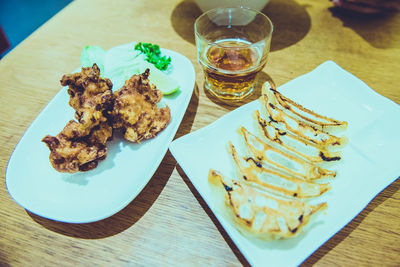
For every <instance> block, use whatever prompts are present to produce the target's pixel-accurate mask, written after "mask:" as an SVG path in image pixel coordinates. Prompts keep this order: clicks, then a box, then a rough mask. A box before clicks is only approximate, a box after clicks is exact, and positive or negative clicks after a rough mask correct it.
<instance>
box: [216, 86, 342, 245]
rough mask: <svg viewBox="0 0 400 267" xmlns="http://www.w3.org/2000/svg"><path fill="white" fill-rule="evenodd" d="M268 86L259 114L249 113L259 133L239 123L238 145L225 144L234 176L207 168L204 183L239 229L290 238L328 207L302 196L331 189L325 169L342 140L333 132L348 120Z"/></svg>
mask: <svg viewBox="0 0 400 267" xmlns="http://www.w3.org/2000/svg"><path fill="white" fill-rule="evenodd" d="M267 84H268V83H266V84H265V85H264V87H263V95H262V96H261V97H260V102H261V112H260V111H259V110H257V111H256V112H255V113H254V116H253V118H254V120H255V123H256V125H257V126H256V127H257V129H258V133H256V134H255V133H252V132H250V131H249V130H247V129H246V128H245V127H243V126H241V127H239V129H238V133H239V135H240V136H241V138H240V144H239V145H238V146H237V148H238V149H237V148H236V147H235V146H234V145H233V144H232V143H231V142H229V149H228V152H229V154H230V155H231V156H232V159H233V163H234V168H235V169H236V172H234V174H235V176H234V177H233V179H232V178H228V177H227V176H224V175H223V174H221V173H219V172H218V171H215V170H213V169H210V172H209V176H208V181H209V185H210V189H211V190H213V192H214V194H215V195H216V201H220V202H221V201H222V202H223V208H222V209H220V210H221V211H222V212H223V214H224V215H225V214H227V215H229V217H228V219H232V221H233V222H234V225H235V226H236V227H237V228H238V229H239V230H240V231H241V232H242V233H248V234H250V236H251V237H256V238H261V239H276V238H290V237H293V236H295V235H297V234H298V233H299V230H300V229H302V228H303V227H304V226H305V225H306V224H307V223H308V221H309V220H310V217H311V216H312V215H313V214H315V213H316V212H318V211H321V210H323V209H324V208H326V207H327V203H326V202H322V203H320V204H317V205H309V204H307V203H306V202H304V200H305V199H312V202H313V203H314V198H318V197H320V196H321V195H323V194H325V193H326V192H328V191H329V190H330V189H331V184H330V183H329V181H330V180H328V179H330V178H334V177H336V171H333V170H329V169H328V168H325V167H326V166H327V165H328V163H329V164H333V163H335V162H338V161H339V160H341V159H342V154H341V151H340V149H341V148H343V146H344V145H346V143H347V138H346V137H345V136H343V135H342V136H336V135H334V133H337V132H341V131H343V130H345V129H346V128H347V122H346V121H339V120H336V119H332V118H329V117H326V116H323V115H320V114H317V113H315V112H313V111H311V110H309V109H307V108H304V107H303V106H301V105H300V104H298V103H296V102H294V101H293V100H291V99H289V98H287V97H285V96H284V95H282V94H281V93H279V92H278V91H277V90H276V89H273V88H269V89H268V88H267V87H266V86H267ZM261 113H262V114H263V115H264V118H263V117H262V116H261ZM242 230H243V231H242Z"/></svg>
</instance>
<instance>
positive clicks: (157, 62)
mask: <svg viewBox="0 0 400 267" xmlns="http://www.w3.org/2000/svg"><path fill="white" fill-rule="evenodd" d="M135 50H139V51H140V52H142V53H143V54H145V55H146V60H147V61H148V62H150V63H151V64H153V65H154V66H156V68H157V69H159V70H166V69H167V68H168V65H169V64H170V63H171V57H166V56H161V51H160V46H159V45H156V44H151V43H142V42H139V43H137V44H136V45H135Z"/></svg>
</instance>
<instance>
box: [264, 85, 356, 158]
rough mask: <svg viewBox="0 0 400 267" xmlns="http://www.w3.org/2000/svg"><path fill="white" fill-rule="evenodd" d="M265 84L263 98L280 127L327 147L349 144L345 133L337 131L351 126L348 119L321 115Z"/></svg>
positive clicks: (321, 146)
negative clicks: (339, 119) (341, 133)
mask: <svg viewBox="0 0 400 267" xmlns="http://www.w3.org/2000/svg"><path fill="white" fill-rule="evenodd" d="M266 85H267V83H266V84H265V85H264V86H263V95H262V96H261V97H260V101H261V103H262V104H263V106H264V107H265V111H266V112H265V113H266V115H267V117H269V119H270V121H271V122H272V123H273V124H274V125H276V126H277V127H278V128H281V129H286V130H288V131H289V132H291V133H293V134H295V135H297V136H298V137H299V138H300V139H302V140H305V142H311V143H314V144H315V145H317V146H318V147H320V148H322V149H325V150H333V149H340V148H342V147H343V146H345V145H346V144H347V141H348V140H347V138H346V137H345V136H341V137H338V136H335V135H333V133H335V132H339V131H343V130H345V129H346V128H347V122H345V121H338V120H335V119H331V118H328V117H326V116H322V115H319V114H317V113H315V112H313V111H311V110H309V109H306V108H304V107H302V106H301V105H299V104H297V103H295V102H294V101H293V100H291V99H289V98H286V97H284V96H283V95H282V94H280V93H279V92H278V91H276V90H275V89H272V88H269V89H268V88H267V87H266Z"/></svg>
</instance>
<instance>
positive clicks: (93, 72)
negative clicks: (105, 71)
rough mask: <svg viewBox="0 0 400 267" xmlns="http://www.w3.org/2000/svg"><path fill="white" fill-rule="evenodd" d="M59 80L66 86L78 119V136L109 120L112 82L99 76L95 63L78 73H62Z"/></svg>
mask: <svg viewBox="0 0 400 267" xmlns="http://www.w3.org/2000/svg"><path fill="white" fill-rule="evenodd" d="M60 82H61V85H62V86H68V94H69V95H70V99H69V105H70V106H71V107H72V108H73V109H74V110H75V118H76V119H77V120H78V121H79V127H77V129H76V130H77V131H78V133H79V135H80V136H84V135H88V134H89V132H90V130H91V129H92V128H93V127H95V126H97V125H99V124H100V123H103V122H108V121H111V120H110V112H111V110H112V108H113V103H114V95H113V92H112V83H111V81H110V80H109V79H107V78H106V79H103V78H101V77H100V69H99V67H98V66H97V65H96V64H93V66H92V67H87V68H82V71H81V72H80V73H74V74H69V75H64V76H63V77H62V79H61V81H60Z"/></svg>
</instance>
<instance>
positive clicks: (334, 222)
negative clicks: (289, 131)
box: [170, 61, 400, 266]
mask: <svg viewBox="0 0 400 267" xmlns="http://www.w3.org/2000/svg"><path fill="white" fill-rule="evenodd" d="M279 90H280V91H281V92H282V93H283V94H284V95H286V96H288V97H290V98H292V99H293V100H295V101H297V102H298V103H300V104H302V105H303V106H304V107H308V108H311V109H312V110H314V111H316V112H317V113H321V114H325V115H327V116H330V117H333V118H336V119H339V120H346V121H348V123H349V126H348V129H347V131H346V132H345V134H346V135H347V136H348V137H349V140H350V141H349V143H348V145H347V146H346V147H345V149H344V150H343V154H342V155H343V160H342V161H341V162H340V163H339V164H337V165H335V166H334V168H332V169H335V170H336V171H337V173H338V175H337V177H336V178H335V179H334V180H333V181H332V189H331V191H329V192H328V193H326V194H324V195H323V196H322V197H320V198H318V200H321V201H325V200H326V201H327V202H328V209H327V210H326V211H325V212H323V213H321V214H320V215H319V216H318V217H317V218H316V220H315V222H314V223H312V224H311V225H310V227H309V230H308V231H306V232H305V233H302V234H300V235H299V236H297V237H296V238H293V239H288V240H277V241H270V242H265V241H264V242H252V241H249V240H248V239H246V238H245V237H244V236H243V235H241V234H240V233H239V232H238V231H237V230H236V228H234V227H233V225H232V223H231V222H230V221H229V220H226V219H225V218H224V217H223V216H222V215H221V214H220V213H219V212H218V210H217V207H216V205H215V204H214V203H215V201H213V196H212V195H211V192H210V189H209V186H208V182H207V179H208V177H207V176H208V171H209V169H210V168H213V169H216V170H219V171H221V172H222V173H223V174H225V175H227V176H232V175H233V173H234V166H233V165H232V163H231V159H230V156H229V155H228V153H227V150H226V146H227V143H228V140H231V141H232V142H233V143H234V144H235V142H238V140H239V135H238V134H237V133H236V129H237V128H238V127H239V126H241V125H243V126H245V127H246V128H247V129H249V130H250V131H253V132H254V130H255V129H254V127H255V126H254V125H255V124H254V123H253V118H252V113H253V112H254V111H255V110H256V109H259V108H260V104H259V102H258V101H254V102H251V103H249V104H247V105H244V106H242V107H240V108H238V109H236V110H234V111H232V112H230V113H228V114H226V115H225V116H223V117H221V118H220V119H218V120H217V121H215V122H214V123H212V124H210V125H208V126H206V127H204V128H202V129H200V130H198V131H196V132H193V133H191V134H188V135H186V136H183V137H181V138H179V139H177V140H175V141H174V142H172V143H171V145H170V150H171V152H172V154H173V155H174V157H175V158H176V159H177V161H178V163H179V165H180V166H181V167H182V169H183V170H184V171H185V173H186V174H187V176H188V177H189V179H190V180H191V182H192V183H193V185H194V186H195V187H196V189H197V190H198V191H199V193H200V194H201V196H202V197H203V198H204V200H205V201H206V202H207V204H208V205H209V207H210V209H211V210H212V211H213V212H214V214H215V215H216V217H217V218H218V220H219V221H220V223H221V224H222V226H223V227H224V229H225V230H226V232H227V233H228V234H229V236H230V237H231V238H232V240H233V241H234V242H235V244H236V245H237V247H238V248H239V249H240V250H241V252H242V253H243V255H244V256H245V257H246V259H247V260H248V261H249V263H250V264H251V265H255V266H261V265H265V264H266V263H267V264H268V265H270V266H295V265H298V264H300V263H301V262H302V261H304V260H305V259H306V258H307V257H308V256H309V255H310V254H312V253H313V252H314V251H315V250H316V249H317V248H318V247H319V246H321V245H322V244H323V243H324V242H326V241H327V240H328V239H329V238H330V237H332V236H333V235H334V234H335V233H336V232H338V231H339V230H340V229H341V228H342V227H344V226H345V225H346V224H347V223H348V222H350V221H351V220H352V219H353V218H354V217H355V216H356V215H357V214H358V213H359V212H361V211H362V210H363V209H364V207H365V206H366V205H367V204H368V203H369V202H370V201H371V200H372V199H373V198H374V197H375V196H376V195H377V194H378V193H379V192H380V191H381V190H383V189H384V188H385V187H386V186H388V185H389V184H391V183H392V182H393V181H394V180H396V178H397V177H398V176H399V175H400V157H399V156H398V151H400V138H399V135H398V133H399V132H400V107H399V106H398V105H397V104H395V103H394V102H392V101H391V100H389V99H387V98H385V97H383V96H381V95H379V94H377V93H376V92H375V91H373V90H372V89H371V88H369V87H368V86H367V85H366V84H365V83H364V82H362V81H361V80H359V79H358V78H356V77H355V76H353V75H352V74H350V73H348V72H346V71H345V70H343V69H342V68H340V67H339V66H338V65H336V64H335V63H334V62H332V61H328V62H325V63H323V64H322V65H320V66H319V67H317V68H316V69H315V70H314V71H312V72H310V73H308V74H305V75H303V76H301V77H298V78H296V79H295V80H293V81H290V82H288V83H287V84H285V85H283V86H281V87H280V88H279Z"/></svg>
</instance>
